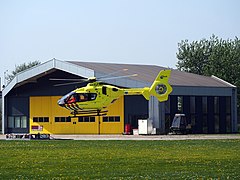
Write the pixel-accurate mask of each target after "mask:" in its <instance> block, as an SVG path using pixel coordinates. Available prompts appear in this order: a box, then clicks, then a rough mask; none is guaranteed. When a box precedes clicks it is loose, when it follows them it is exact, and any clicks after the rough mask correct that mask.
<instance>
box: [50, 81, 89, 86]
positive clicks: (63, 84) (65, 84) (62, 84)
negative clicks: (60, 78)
mask: <svg viewBox="0 0 240 180" xmlns="http://www.w3.org/2000/svg"><path fill="white" fill-rule="evenodd" d="M84 82H87V81H84ZM84 82H82V81H81V82H79V81H78V82H69V83H61V84H55V85H53V86H67V85H72V84H82V83H84Z"/></svg>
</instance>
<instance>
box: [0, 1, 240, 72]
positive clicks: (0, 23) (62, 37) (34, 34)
mask: <svg viewBox="0 0 240 180" xmlns="http://www.w3.org/2000/svg"><path fill="white" fill-rule="evenodd" d="M239 7H240V1H239V0H85V1H83V0H38V1H37V0H21V1H20V0H0V62H1V66H0V76H1V77H3V75H4V72H5V71H6V70H8V71H9V72H11V71H12V70H14V69H15V65H19V64H22V63H24V62H29V61H35V60H39V61H41V62H45V61H47V60H49V59H52V58H56V59H60V60H82V61H92V62H113V63H130V64H154V65H160V66H165V67H171V68H175V65H176V63H177V58H176V52H177V47H178V46H177V44H178V43H179V42H180V41H181V40H185V39H188V40H190V41H193V40H200V39H202V38H209V37H210V36H211V35H212V34H215V35H217V36H218V37H220V38H223V39H227V38H230V39H234V38H235V36H237V37H239V36H240V10H239Z"/></svg>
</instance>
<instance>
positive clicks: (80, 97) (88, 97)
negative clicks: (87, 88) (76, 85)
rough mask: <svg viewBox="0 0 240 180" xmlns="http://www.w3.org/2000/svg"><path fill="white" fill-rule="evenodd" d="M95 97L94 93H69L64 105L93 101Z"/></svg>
mask: <svg viewBox="0 0 240 180" xmlns="http://www.w3.org/2000/svg"><path fill="white" fill-rule="evenodd" d="M96 97H97V94H96V93H75V92H73V93H72V94H71V93H70V94H69V95H68V96H66V99H65V103H67V104H71V103H75V102H84V101H93V100H95V99H96Z"/></svg>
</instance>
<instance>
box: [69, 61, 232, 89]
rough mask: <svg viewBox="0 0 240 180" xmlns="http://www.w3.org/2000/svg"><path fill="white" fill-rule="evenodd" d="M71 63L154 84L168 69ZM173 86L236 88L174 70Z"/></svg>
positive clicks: (205, 77) (225, 83)
mask: <svg viewBox="0 0 240 180" xmlns="http://www.w3.org/2000/svg"><path fill="white" fill-rule="evenodd" d="M68 62H69V63H72V64H75V65H78V66H81V67H85V68H89V69H92V70H94V71H95V72H99V73H103V74H109V73H112V72H115V71H118V70H121V69H128V71H127V72H122V74H121V73H118V75H126V74H135V73H137V74H138V76H136V77H130V78H131V79H133V80H137V81H142V82H149V83H152V82H153V81H154V79H155V77H156V76H157V74H158V73H159V71H160V70H163V69H168V68H165V67H161V66H156V65H137V64H115V63H96V62H82V61H68ZM169 81H170V82H169V83H170V84H171V85H172V86H205V87H235V86H234V85H232V84H230V83H228V82H226V81H224V80H222V79H220V78H217V77H215V76H211V77H209V76H202V75H197V74H193V73H187V72H182V71H179V70H175V69H172V73H171V77H170V80H169Z"/></svg>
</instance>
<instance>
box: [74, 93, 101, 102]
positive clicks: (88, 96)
mask: <svg viewBox="0 0 240 180" xmlns="http://www.w3.org/2000/svg"><path fill="white" fill-rule="evenodd" d="M76 95H77V97H76V102H83V101H92V100H95V99H96V97H97V94H96V93H79V94H76Z"/></svg>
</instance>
